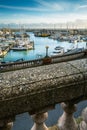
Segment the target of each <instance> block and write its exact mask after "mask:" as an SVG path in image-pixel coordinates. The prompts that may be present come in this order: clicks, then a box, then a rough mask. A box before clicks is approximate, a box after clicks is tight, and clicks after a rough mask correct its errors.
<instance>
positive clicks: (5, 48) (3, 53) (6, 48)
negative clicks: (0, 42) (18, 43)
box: [0, 43, 14, 58]
mask: <svg viewBox="0 0 87 130" xmlns="http://www.w3.org/2000/svg"><path fill="white" fill-rule="evenodd" d="M13 46H14V43H11V44H9V45H8V47H3V50H2V54H1V55H0V58H3V57H4V56H5V55H6V54H7V53H8V52H9V51H10V50H11V48H12V47H13Z"/></svg>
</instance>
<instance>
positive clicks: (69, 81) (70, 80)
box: [0, 59, 87, 130]
mask: <svg viewBox="0 0 87 130" xmlns="http://www.w3.org/2000/svg"><path fill="white" fill-rule="evenodd" d="M86 99H87V59H81V60H75V61H70V62H62V63H57V64H50V65H45V66H38V67H34V68H27V69H24V70H17V71H13V72H11V71H10V72H5V73H0V120H2V119H9V118H12V117H14V116H15V115H17V114H20V113H24V112H29V113H30V114H37V113H41V112H46V111H47V110H50V109H52V108H54V106H55V105H56V104H57V103H61V102H65V103H66V104H67V103H69V104H71V106H73V104H75V103H78V102H80V101H81V100H86ZM68 106H69V105H68ZM73 109H74V107H73ZM64 110H65V111H66V107H65V106H64ZM66 112H67V111H66ZM35 119H36V117H34V120H35ZM60 124H61V123H60V121H59V125H60ZM35 128H36V126H35ZM32 129H33V128H32ZM65 130H66V129H65ZM71 130H73V129H71ZM74 130H76V129H74Z"/></svg>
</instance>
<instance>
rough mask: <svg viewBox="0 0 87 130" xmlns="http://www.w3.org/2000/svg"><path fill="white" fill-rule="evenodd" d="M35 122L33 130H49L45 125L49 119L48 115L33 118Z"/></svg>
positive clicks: (40, 114) (38, 115) (42, 114)
mask: <svg viewBox="0 0 87 130" xmlns="http://www.w3.org/2000/svg"><path fill="white" fill-rule="evenodd" d="M32 118H33V120H34V122H35V123H34V125H33V127H32V128H31V130H48V128H47V126H46V125H45V123H44V122H45V120H46V119H47V118H48V113H47V112H46V113H38V114H35V115H33V116H32Z"/></svg>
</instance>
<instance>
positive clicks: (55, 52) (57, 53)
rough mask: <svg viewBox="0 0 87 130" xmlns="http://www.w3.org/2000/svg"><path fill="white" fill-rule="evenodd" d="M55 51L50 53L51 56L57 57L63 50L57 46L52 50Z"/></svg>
mask: <svg viewBox="0 0 87 130" xmlns="http://www.w3.org/2000/svg"><path fill="white" fill-rule="evenodd" d="M54 49H55V50H54V51H53V52H52V54H51V56H59V55H63V54H64V48H63V47H61V46H57V47H55V48H54Z"/></svg>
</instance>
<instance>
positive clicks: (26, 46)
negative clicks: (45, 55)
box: [12, 33, 34, 51]
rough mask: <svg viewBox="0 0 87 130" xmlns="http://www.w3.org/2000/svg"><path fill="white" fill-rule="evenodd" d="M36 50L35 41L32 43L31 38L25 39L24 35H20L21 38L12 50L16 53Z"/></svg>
mask: <svg viewBox="0 0 87 130" xmlns="http://www.w3.org/2000/svg"><path fill="white" fill-rule="evenodd" d="M31 49H34V41H30V38H29V37H24V33H20V38H18V39H17V40H16V42H15V45H14V47H13V48H12V50H14V51H27V50H31Z"/></svg>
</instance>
